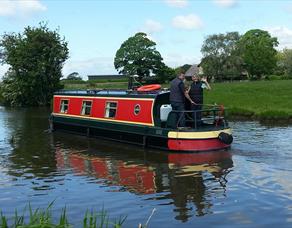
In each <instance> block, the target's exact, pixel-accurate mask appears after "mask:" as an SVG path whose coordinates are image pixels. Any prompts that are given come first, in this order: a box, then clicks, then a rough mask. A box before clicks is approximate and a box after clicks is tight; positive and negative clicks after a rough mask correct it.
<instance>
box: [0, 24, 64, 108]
mask: <svg viewBox="0 0 292 228" xmlns="http://www.w3.org/2000/svg"><path fill="white" fill-rule="evenodd" d="M0 56H1V63H2V64H3V63H5V64H8V65H9V66H10V68H9V70H8V72H7V73H6V75H5V76H4V79H3V82H2V84H1V87H2V88H1V90H2V93H3V94H2V95H3V98H4V100H5V102H6V103H8V104H10V105H21V106H38V105H47V104H49V103H50V101H51V99H52V96H53V92H54V91H56V90H58V89H61V88H62V86H61V85H60V78H61V76H62V72H61V70H62V67H63V64H64V62H65V60H66V59H67V58H68V48H67V42H66V41H65V40H64V38H61V37H60V35H59V34H58V31H56V30H55V31H50V30H49V29H48V28H47V25H46V24H42V23H41V24H40V25H39V27H26V28H25V29H24V32H23V33H18V34H15V33H12V34H4V35H3V38H2V40H1V41H0Z"/></svg>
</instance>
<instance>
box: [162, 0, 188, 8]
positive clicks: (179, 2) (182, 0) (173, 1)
mask: <svg viewBox="0 0 292 228" xmlns="http://www.w3.org/2000/svg"><path fill="white" fill-rule="evenodd" d="M164 1H165V3H166V4H167V5H169V6H171V7H176V8H184V7H186V6H187V5H188V4H189V3H188V0H164Z"/></svg>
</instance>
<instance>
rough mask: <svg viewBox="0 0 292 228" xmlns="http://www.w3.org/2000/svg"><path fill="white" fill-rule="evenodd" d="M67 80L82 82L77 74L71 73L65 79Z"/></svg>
mask: <svg viewBox="0 0 292 228" xmlns="http://www.w3.org/2000/svg"><path fill="white" fill-rule="evenodd" d="M66 79H67V80H76V81H77V80H79V81H80V80H82V78H81V76H80V75H79V73H78V72H72V73H71V74H69V75H68V76H67V78H66Z"/></svg>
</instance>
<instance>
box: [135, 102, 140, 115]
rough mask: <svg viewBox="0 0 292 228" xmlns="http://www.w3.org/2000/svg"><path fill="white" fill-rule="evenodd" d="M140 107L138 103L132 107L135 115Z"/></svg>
mask: <svg viewBox="0 0 292 228" xmlns="http://www.w3.org/2000/svg"><path fill="white" fill-rule="evenodd" d="M140 110H141V107H140V105H139V104H136V105H135V107H134V114H135V115H136V116H137V115H138V114H139V113H140Z"/></svg>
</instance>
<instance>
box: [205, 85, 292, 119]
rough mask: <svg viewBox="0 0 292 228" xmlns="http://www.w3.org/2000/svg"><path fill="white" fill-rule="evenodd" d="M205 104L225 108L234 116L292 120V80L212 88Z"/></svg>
mask: <svg viewBox="0 0 292 228" xmlns="http://www.w3.org/2000/svg"><path fill="white" fill-rule="evenodd" d="M211 86H212V90H211V91H209V92H205V103H211V104H213V103H217V104H224V105H225V106H226V107H228V108H229V109H228V110H229V111H228V112H229V114H231V115H233V116H246V117H253V118H258V119H267V120H268V119H291V118H292V99H291V98H292V90H291V88H292V80H277V81H255V82H235V83H217V84H212V85H211Z"/></svg>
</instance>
